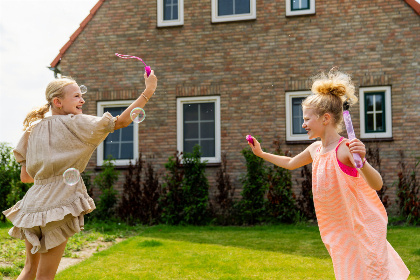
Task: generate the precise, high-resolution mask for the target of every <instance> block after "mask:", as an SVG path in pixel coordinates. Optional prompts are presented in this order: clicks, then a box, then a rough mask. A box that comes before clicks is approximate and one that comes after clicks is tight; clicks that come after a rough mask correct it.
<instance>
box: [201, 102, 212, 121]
mask: <svg viewBox="0 0 420 280" xmlns="http://www.w3.org/2000/svg"><path fill="white" fill-rule="evenodd" d="M200 113H201V115H200V120H214V103H213V102H212V103H201V104H200Z"/></svg>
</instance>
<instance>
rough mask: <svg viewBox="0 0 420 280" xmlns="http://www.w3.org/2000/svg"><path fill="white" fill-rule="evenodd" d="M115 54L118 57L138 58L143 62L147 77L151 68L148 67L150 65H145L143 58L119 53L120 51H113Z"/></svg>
mask: <svg viewBox="0 0 420 280" xmlns="http://www.w3.org/2000/svg"><path fill="white" fill-rule="evenodd" d="M115 55H116V56H118V57H119V58H123V59H130V58H135V59H138V60H140V61H141V62H143V64H144V70H145V71H146V73H147V77H149V75H150V73H151V72H152V69H150V66H147V65H146V63H144V61H143V59H141V58H140V57H137V56H132V55H128V54H120V53H115Z"/></svg>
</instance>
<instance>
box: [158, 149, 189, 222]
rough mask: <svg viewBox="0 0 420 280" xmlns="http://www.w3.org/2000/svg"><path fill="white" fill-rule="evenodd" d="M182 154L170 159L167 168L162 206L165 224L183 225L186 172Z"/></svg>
mask: <svg viewBox="0 0 420 280" xmlns="http://www.w3.org/2000/svg"><path fill="white" fill-rule="evenodd" d="M181 156H182V153H178V152H176V153H175V154H174V155H173V156H171V157H169V159H168V162H167V163H166V164H165V168H166V170H167V171H168V174H166V175H165V177H164V180H165V181H166V183H164V184H163V188H162V197H161V199H160V202H159V203H160V206H161V208H162V216H161V219H162V221H163V222H164V223H166V224H170V225H177V224H179V223H181V221H182V219H183V218H182V217H183V215H184V214H183V211H184V196H183V181H184V170H183V169H182V165H181Z"/></svg>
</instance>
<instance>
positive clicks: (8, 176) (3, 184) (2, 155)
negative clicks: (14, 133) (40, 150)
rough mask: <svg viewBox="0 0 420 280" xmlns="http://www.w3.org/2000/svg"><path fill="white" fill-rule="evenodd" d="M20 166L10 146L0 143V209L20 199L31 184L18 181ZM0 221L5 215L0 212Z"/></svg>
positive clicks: (3, 219)
mask: <svg viewBox="0 0 420 280" xmlns="http://www.w3.org/2000/svg"><path fill="white" fill-rule="evenodd" d="M20 170H21V166H20V164H18V163H17V162H16V160H15V158H14V156H13V152H12V147H10V146H9V145H8V144H6V143H0V205H1V208H2V209H0V210H2V211H3V210H6V209H7V208H9V207H12V206H13V205H14V204H15V203H16V202H18V201H19V200H21V199H22V198H23V196H24V195H25V193H26V192H27V191H28V189H29V188H30V186H32V184H25V183H22V182H21V181H20ZM0 221H1V222H5V221H6V217H5V216H4V215H3V214H1V213H0Z"/></svg>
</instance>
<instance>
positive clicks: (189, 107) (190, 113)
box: [183, 104, 198, 121]
mask: <svg viewBox="0 0 420 280" xmlns="http://www.w3.org/2000/svg"><path fill="white" fill-rule="evenodd" d="M183 108H184V121H196V120H198V104H184V106H183Z"/></svg>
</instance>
